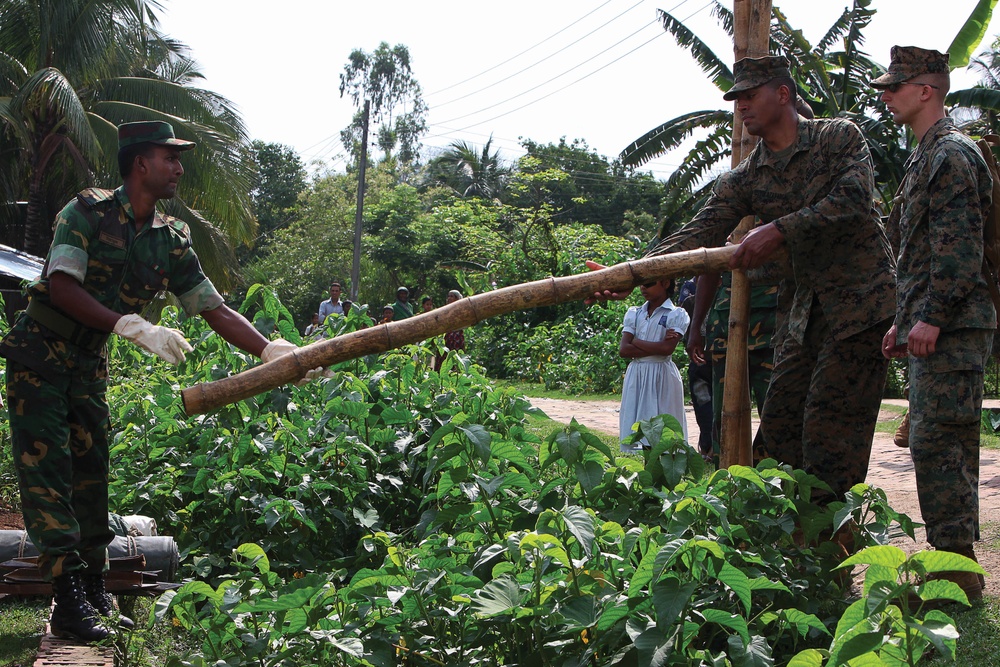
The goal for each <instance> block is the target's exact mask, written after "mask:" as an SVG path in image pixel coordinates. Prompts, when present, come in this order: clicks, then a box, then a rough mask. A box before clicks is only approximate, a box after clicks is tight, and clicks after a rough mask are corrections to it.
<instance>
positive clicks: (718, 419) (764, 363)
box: [709, 346, 774, 462]
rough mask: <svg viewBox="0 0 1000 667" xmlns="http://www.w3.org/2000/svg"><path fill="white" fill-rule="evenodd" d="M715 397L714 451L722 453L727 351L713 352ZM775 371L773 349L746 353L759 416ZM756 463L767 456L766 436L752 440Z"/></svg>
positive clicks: (748, 374)
mask: <svg viewBox="0 0 1000 667" xmlns="http://www.w3.org/2000/svg"><path fill="white" fill-rule="evenodd" d="M709 356H710V359H711V362H712V396H713V398H714V397H716V396H717V397H718V400H713V401H712V450H713V451H714V452H715V453H716V454H719V453H720V452H721V451H722V450H721V448H720V445H719V443H720V440H721V435H722V433H721V430H722V397H723V395H724V393H723V392H725V390H726V351H725V350H724V349H723V350H722V351H721V352H712V353H711V354H710V355H709ZM773 371H774V348H772V347H770V346H768V347H761V348H757V349H754V350H750V351H748V352H747V377H748V379H749V382H750V397H751V398H752V399H753V402H754V405H755V406H756V407H757V414H758V415H761V414H764V401H765V399H766V397H767V390H768V387H770V385H771V373H772V372H773ZM753 452H754V453H753V456H754V461H755V462H756V461H760V460H761V459H763V458H765V457H766V453H765V451H764V441H763V434H761V433H759V432H758V435H757V436H755V437H754V440H753Z"/></svg>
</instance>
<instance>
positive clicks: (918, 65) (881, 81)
mask: <svg viewBox="0 0 1000 667" xmlns="http://www.w3.org/2000/svg"><path fill="white" fill-rule="evenodd" d="M889 54H890V58H892V62H890V63H889V69H888V70H886V72H885V74H883V75H882V76H880V77H879V78H877V79H875V80H874V81H872V84H871V85H872V88H885V87H887V86H891V85H892V84H894V83H903V82H904V81H909V80H910V79H912V78H913V77H915V76H920V75H921V74H948V72H949V71H950V68H949V67H948V54H947V53H941V52H940V51H932V50H930V49H921V48H919V47H916V46H894V47H892V50H891V51H890V52H889Z"/></svg>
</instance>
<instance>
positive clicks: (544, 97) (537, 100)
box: [429, 32, 665, 138]
mask: <svg viewBox="0 0 1000 667" xmlns="http://www.w3.org/2000/svg"><path fill="white" fill-rule="evenodd" d="M664 34H665V33H662V32H661V33H658V34H657V35H656V36H654V37H653V38H651V39H648V40H646V41H645V42H643V43H642V44H640V45H639V46H637V47H635V48H634V49H632V50H631V51H628V52H627V53H624V54H622V55H621V56H619V57H617V58H615V59H614V60H612V61H611V62H609V63H607V64H605V65H601V66H600V67H598V68H597V69H595V70H594V71H593V72H590V73H589V74H585V75H583V76H582V77H580V78H579V79H577V80H575V81H572V82H570V83H567V84H566V85H565V86H563V87H562V88H557V89H556V90H553V91H552V92H551V93H546V94H545V95H542V96H541V97H539V98H537V99H534V100H532V101H530V102H527V103H526V104H522V105H521V106H519V107H517V108H516V109H511V110H510V111H505V112H504V113H502V114H498V115H496V116H493V117H492V118H487V119H486V120H482V121H479V122H478V123H472V124H471V125H467V126H465V127H463V128H460V129H458V130H456V132H464V131H466V130H468V129H469V128H473V127H477V126H479V125H484V124H486V123H489V122H492V121H494V120H497V119H498V118H503V117H504V116H509V115H510V114H512V113H514V112H516V111H520V110H521V109H524V108H526V107H530V106H531V105H533V104H537V103H538V102H541V101H542V100H544V99H546V98H549V97H552V96H553V95H555V94H556V93H560V92H562V91H564V90H566V89H567V88H569V87H570V86H574V85H576V84H578V83H580V82H581V81H583V80H584V79H587V78H589V77H591V76H593V75H595V74H597V73H598V72H600V71H601V70H603V69H606V68H608V67H610V66H611V65H614V64H615V63H616V62H618V61H619V60H621V59H622V58H625V57H626V56H630V55H632V54H633V53H635V52H636V51H638V50H639V49H641V48H642V47H644V46H646V45H647V44H650V43H651V42H653V41H654V40H657V39H659V38H660V37H662V36H663V35H664ZM560 76H561V75H560ZM556 78H558V77H556ZM505 101H506V100H505ZM501 104H502V103H501ZM494 106H497V105H491V106H489V107H486V109H491V108H493V107H494ZM486 109H483V110H481V111H478V112H476V113H482V111H485V110H486ZM472 115H475V114H466V116H472ZM466 116H459V118H465V117H466ZM453 120H454V119H453ZM444 122H449V121H444ZM436 136H440V135H431V137H429V138H432V137H436Z"/></svg>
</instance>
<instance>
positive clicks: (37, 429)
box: [7, 343, 114, 581]
mask: <svg viewBox="0 0 1000 667" xmlns="http://www.w3.org/2000/svg"><path fill="white" fill-rule="evenodd" d="M65 347H66V346H65V345H64V346H63V347H62V348H60V347H59V345H58V343H55V344H52V348H51V349H52V350H53V352H55V353H57V354H59V355H60V357H61V358H64V359H65V358H66V357H67V356H68V354H69V352H68V351H67V350H66V349H65ZM106 387H107V362H106V360H105V359H102V358H101V357H98V356H96V355H81V356H80V358H78V359H76V360H75V361H74V362H73V363H72V365H71V366H70V365H67V370H66V372H63V373H59V374H58V375H57V376H55V377H53V376H52V375H51V374H50V375H49V376H47V377H43V376H42V375H40V374H38V373H36V372H35V371H33V370H31V369H29V368H27V367H25V366H22V365H21V364H19V363H17V362H8V364H7V406H8V408H9V415H10V426H11V428H10V431H11V453H12V455H13V459H14V464H15V467H16V468H17V473H18V475H17V478H18V485H19V487H20V492H21V504H22V513H23V515H24V524H25V530H26V532H27V534H28V537H29V539H31V542H32V543H33V544H34V545H35V546H36V547H37V548H38V551H39V553H40V555H39V563H38V565H39V568H40V570H41V573H42V575H43V576H44V577H45V579H46V580H49V581H51V579H52V578H53V577H58V576H59V575H61V574H63V573H65V572H69V571H73V570H79V569H83V568H87V569H91V568H93V569H94V570H96V571H98V572H102V571H104V569H105V566H106V563H107V545H108V544H110V542H111V540H112V539H113V538H114V533H113V532H112V531H111V529H110V528H109V527H108V419H109V418H108V405H107V402H106V400H105V389H106ZM67 470H72V471H73V474H72V475H67V474H65V471H67ZM92 571H93V570H92Z"/></svg>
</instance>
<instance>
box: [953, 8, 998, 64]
mask: <svg viewBox="0 0 1000 667" xmlns="http://www.w3.org/2000/svg"><path fill="white" fill-rule="evenodd" d="M996 5H997V0H979V2H977V3H976V6H975V7H974V8H973V10H972V13H971V14H969V18H968V19H966V21H965V23H964V24H963V25H962V27H961V28H959V30H958V34H957V35H955V39H954V40H952V42H951V46H949V47H948V65H949V66H950V67H951V68H952V69H957V68H959V67H965V66H966V65H968V64H969V59H970V58H972V54H973V53H974V52H975V50H976V49H978V48H979V44H980V43H981V42H982V41H983V37H984V36H985V35H986V30H987V28H989V25H990V19H991V18H993V8H994V7H996Z"/></svg>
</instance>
